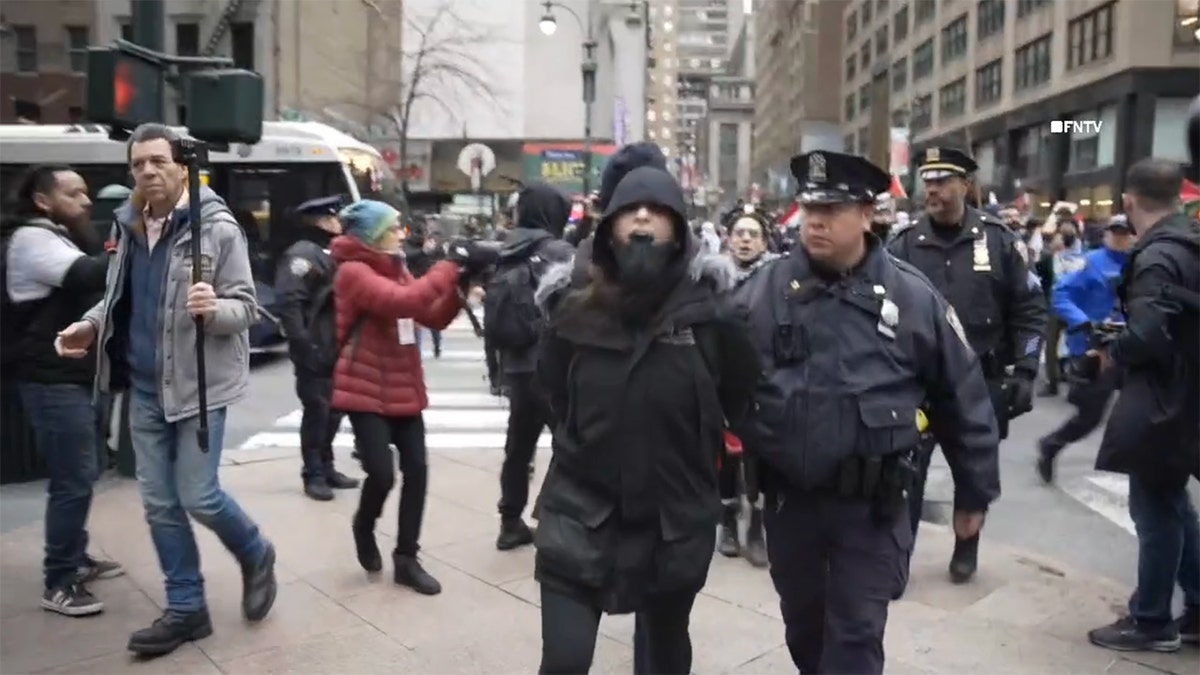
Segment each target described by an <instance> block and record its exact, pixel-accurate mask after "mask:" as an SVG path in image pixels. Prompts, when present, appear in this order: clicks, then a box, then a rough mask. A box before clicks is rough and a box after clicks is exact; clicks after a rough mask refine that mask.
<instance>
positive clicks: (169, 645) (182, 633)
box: [128, 610, 213, 656]
mask: <svg viewBox="0 0 1200 675" xmlns="http://www.w3.org/2000/svg"><path fill="white" fill-rule="evenodd" d="M212 632H213V631H212V621H211V620H209V618H208V612H207V611H206V610H200V611H199V612H192V613H190V614H180V613H178V612H173V611H171V610H167V611H166V612H165V613H163V615H162V616H161V617H159V618H157V619H155V620H154V623H152V624H150V627H148V628H143V629H141V630H139V631H136V632H134V634H133V635H130V636H129V646H128V649H129V651H131V652H133V653H135V654H138V655H139V656H162V655H164V654H170V653H171V652H173V651H175V650H176V649H178V648H179V646H180V645H182V644H183V643H185V642H191V641H192V640H201V639H204V638H206V637H208V636H209V635H212Z"/></svg>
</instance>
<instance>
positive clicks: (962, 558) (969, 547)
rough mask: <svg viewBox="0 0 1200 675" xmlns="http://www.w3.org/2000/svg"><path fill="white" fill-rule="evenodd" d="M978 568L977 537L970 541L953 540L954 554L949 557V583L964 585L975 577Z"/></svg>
mask: <svg viewBox="0 0 1200 675" xmlns="http://www.w3.org/2000/svg"><path fill="white" fill-rule="evenodd" d="M977 567H979V535H978V534H976V535H975V536H974V537H971V538H970V539H959V538H958V537H955V538H954V554H953V555H951V556H950V581H951V582H953V583H956V584H965V583H966V582H968V581H970V580H971V577H973V576H975V569H976V568H977Z"/></svg>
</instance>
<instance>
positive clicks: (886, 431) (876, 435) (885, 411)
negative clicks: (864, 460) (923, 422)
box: [856, 397, 920, 457]
mask: <svg viewBox="0 0 1200 675" xmlns="http://www.w3.org/2000/svg"><path fill="white" fill-rule="evenodd" d="M858 413H859V417H860V418H861V419H862V430H861V431H860V432H859V438H858V443H857V448H856V450H857V453H858V454H860V455H864V456H868V457H871V456H880V455H890V454H893V453H897V452H907V451H908V450H911V449H913V448H915V447H917V443H918V442H919V441H920V434H919V433H918V432H917V409H916V407H915V406H911V405H907V404H897V403H895V402H894V401H893V400H890V399H888V398H883V397H880V398H862V399H859V402H858Z"/></svg>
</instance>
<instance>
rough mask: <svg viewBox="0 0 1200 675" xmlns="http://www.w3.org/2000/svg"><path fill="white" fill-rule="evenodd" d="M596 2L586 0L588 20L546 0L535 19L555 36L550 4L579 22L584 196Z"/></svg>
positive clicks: (593, 96) (589, 175)
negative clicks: (593, 9) (594, 7)
mask: <svg viewBox="0 0 1200 675" xmlns="http://www.w3.org/2000/svg"><path fill="white" fill-rule="evenodd" d="M594 4H595V2H594V0H588V3H587V8H588V12H587V21H586V22H584V20H583V19H581V18H579V15H578V14H577V13H575V10H573V9H571V8H570V7H568V6H567V5H564V4H562V3H561V2H554V0H546V1H545V2H543V3H542V6H543V7H544V8H545V10H546V11H545V13H544V14H542V18H541V19H540V20H539V21H538V29H539V30H541V31H542V34H544V35H546V36H550V35H554V33H555V31H556V30H558V20H557V19H555V18H554V12H553V11H552V8H553V7H558V8H559V9H562V10H564V11H565V12H566V13H567V14H570V15H571V16H573V17H575V21H576V22H577V23H578V24H579V32H580V33H582V34H583V36H584V39H583V62H582V64H580V68H579V69H580V73H581V74H582V76H583V195H584V197H585V198H586V197H587V195H588V193H589V192H590V191H591V190H590V188H591V182H592V104H593V103H595V101H596V58H595V55H594V51H595V49H596V41H595V39H593V37H592V8H593V5H594Z"/></svg>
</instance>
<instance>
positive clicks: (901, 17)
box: [892, 5, 908, 44]
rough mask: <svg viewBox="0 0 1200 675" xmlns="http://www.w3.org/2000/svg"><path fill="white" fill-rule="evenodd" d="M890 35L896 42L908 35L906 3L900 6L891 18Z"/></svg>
mask: <svg viewBox="0 0 1200 675" xmlns="http://www.w3.org/2000/svg"><path fill="white" fill-rule="evenodd" d="M892 37H893V38H894V42H896V44H899V43H900V42H901V41H903V40H904V38H906V37H908V5H905V6H903V7H901V8H900V11H898V12H896V16H895V17H894V18H893V19H892Z"/></svg>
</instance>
